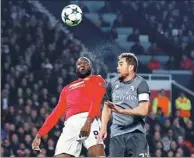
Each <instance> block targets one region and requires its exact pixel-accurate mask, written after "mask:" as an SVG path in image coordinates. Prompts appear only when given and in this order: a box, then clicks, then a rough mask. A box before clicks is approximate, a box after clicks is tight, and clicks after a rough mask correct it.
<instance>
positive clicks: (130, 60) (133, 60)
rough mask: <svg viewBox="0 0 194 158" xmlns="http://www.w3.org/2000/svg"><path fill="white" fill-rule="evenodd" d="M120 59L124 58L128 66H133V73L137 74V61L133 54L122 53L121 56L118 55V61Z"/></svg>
mask: <svg viewBox="0 0 194 158" xmlns="http://www.w3.org/2000/svg"><path fill="white" fill-rule="evenodd" d="M121 58H126V62H127V63H128V64H129V65H133V66H134V72H137V68H138V59H137V57H136V56H135V54H133V53H122V54H121V55H119V60H120V59H121Z"/></svg>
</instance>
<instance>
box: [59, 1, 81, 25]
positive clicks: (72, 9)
mask: <svg viewBox="0 0 194 158" xmlns="http://www.w3.org/2000/svg"><path fill="white" fill-rule="evenodd" d="M61 18H62V20H63V22H64V23H65V24H67V25H68V26H76V25H78V24H79V23H80V22H81V21H82V10H81V9H80V7H79V6H77V5H75V4H70V5H68V6H66V7H65V8H63V11H62V13H61Z"/></svg>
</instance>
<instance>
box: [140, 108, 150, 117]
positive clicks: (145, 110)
mask: <svg viewBox="0 0 194 158" xmlns="http://www.w3.org/2000/svg"><path fill="white" fill-rule="evenodd" d="M148 113H149V110H148V109H144V110H142V113H141V115H142V116H147V115H148Z"/></svg>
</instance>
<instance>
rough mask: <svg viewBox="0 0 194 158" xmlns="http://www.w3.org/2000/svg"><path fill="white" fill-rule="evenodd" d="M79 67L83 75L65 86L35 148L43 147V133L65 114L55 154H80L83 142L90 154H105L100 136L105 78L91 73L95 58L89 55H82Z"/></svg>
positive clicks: (37, 138)
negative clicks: (41, 145)
mask: <svg viewBox="0 0 194 158" xmlns="http://www.w3.org/2000/svg"><path fill="white" fill-rule="evenodd" d="M76 67H77V70H76V72H77V75H78V77H79V79H78V80H76V81H74V82H72V83H70V84H69V85H67V86H65V87H64V88H63V90H62V91H61V94H60V98H59V101H58V104H57V106H56V107H55V109H54V110H53V111H52V113H51V114H50V115H49V116H48V117H47V119H46V121H45V122H44V124H43V126H42V127H41V128H40V129H39V131H38V133H37V135H36V137H35V138H34V140H33V143H32V149H33V150H40V148H39V146H40V141H41V137H42V136H44V135H46V134H47V133H48V132H49V131H50V130H51V129H52V128H53V127H54V126H55V125H56V123H57V122H58V120H59V118H60V117H61V116H62V115H63V114H65V123H64V125H65V126H64V128H63V132H62V133H61V136H60V138H59V140H58V142H57V146H56V149H55V156H56V157H71V156H75V157H79V155H80V152H81V148H82V144H83V145H84V146H85V147H86V148H87V149H88V156H90V157H96V156H105V154H104V145H103V142H98V140H97V136H98V133H99V130H100V125H101V124H100V120H99V117H100V115H101V109H100V104H101V101H102V99H103V96H104V94H105V91H106V90H105V89H106V86H105V81H104V79H103V78H102V77H101V76H99V75H91V71H92V65H91V61H90V60H89V59H88V58H86V57H80V58H79V59H78V60H77V62H76Z"/></svg>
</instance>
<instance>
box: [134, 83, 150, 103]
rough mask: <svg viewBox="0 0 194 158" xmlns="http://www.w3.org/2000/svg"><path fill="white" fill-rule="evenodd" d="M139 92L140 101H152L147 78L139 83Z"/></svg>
mask: <svg viewBox="0 0 194 158" xmlns="http://www.w3.org/2000/svg"><path fill="white" fill-rule="evenodd" d="M137 94H138V101H139V102H148V101H150V89H149V86H148V84H147V82H146V81H145V80H144V81H142V82H141V83H140V84H139V86H138V88H137Z"/></svg>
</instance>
